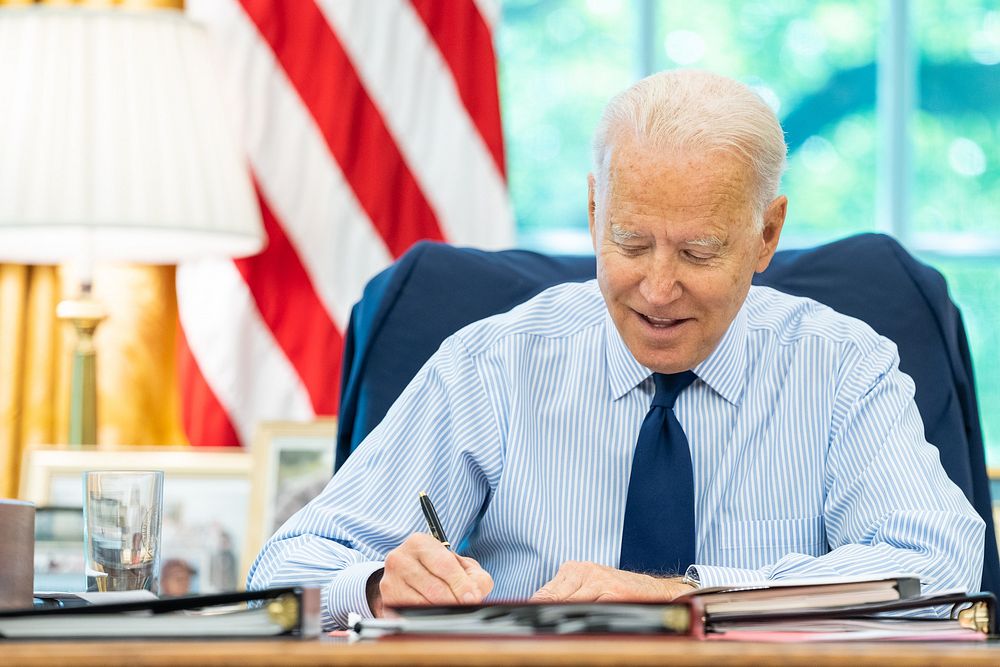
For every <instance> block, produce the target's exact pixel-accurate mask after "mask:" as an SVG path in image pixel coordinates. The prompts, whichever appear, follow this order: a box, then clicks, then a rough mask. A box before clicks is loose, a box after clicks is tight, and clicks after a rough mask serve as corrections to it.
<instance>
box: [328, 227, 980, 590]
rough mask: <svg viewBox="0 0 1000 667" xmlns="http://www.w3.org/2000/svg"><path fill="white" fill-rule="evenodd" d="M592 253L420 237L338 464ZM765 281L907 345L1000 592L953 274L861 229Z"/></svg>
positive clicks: (795, 259)
mask: <svg viewBox="0 0 1000 667" xmlns="http://www.w3.org/2000/svg"><path fill="white" fill-rule="evenodd" d="M594 274H595V262H594V258H593V257H549V256H545V255H540V254H538V253H533V252H527V251H522V250H507V251H500V252H484V251H479V250H472V249H468V248H455V247H453V246H448V245H444V244H440V243H428V242H424V243H418V244H417V245H415V246H414V247H413V248H412V249H411V250H410V251H409V252H407V253H406V254H405V255H404V256H403V257H401V258H400V259H399V261H397V262H396V263H395V264H393V265H392V266H391V267H389V268H388V269H386V270H385V271H383V272H382V273H380V274H379V275H377V276H376V277H375V278H373V279H372V280H371V281H370V282H369V283H368V286H367V287H366V288H365V291H364V295H363V297H362V299H361V301H359V302H358V303H357V304H356V305H355V307H354V310H353V311H352V313H351V321H350V324H349V327H348V332H347V340H346V345H345V354H344V364H343V376H342V380H341V405H340V413H339V424H340V426H339V432H338V436H337V457H336V458H337V463H336V467H337V468H338V469H339V467H340V466H341V465H342V464H343V462H344V460H345V459H346V458H347V456H348V455H349V454H350V453H351V452H352V451H353V450H354V449H355V448H356V447H357V446H358V445H359V444H360V443H361V441H362V440H363V439H364V438H365V436H366V435H368V433H369V432H370V431H371V430H372V429H373V428H374V427H375V426H376V425H377V424H378V423H379V422H380V421H381V420H382V418H383V417H384V416H385V413H386V412H387V411H388V409H389V406H391V405H392V403H393V402H394V401H395V400H396V398H397V397H398V396H399V394H400V393H401V392H402V391H403V388H404V387H405V386H406V385H407V383H408V382H409V381H410V380H411V379H412V378H413V376H414V375H416V373H417V371H418V370H419V369H420V367H421V366H423V364H424V362H426V361H427V359H428V358H429V357H430V356H431V355H432V354H433V353H434V351H435V350H437V348H438V347H439V346H440V344H441V342H442V341H444V339H445V338H447V337H448V336H449V335H451V334H452V333H454V332H455V331H457V330H458V329H460V328H461V327H463V326H465V325H466V324H469V323H470V322H474V321H476V320H479V319H482V318H484V317H487V316H489V315H493V314H496V313H501V312H504V311H507V310H509V309H510V308H512V307H514V306H515V305H517V304H519V303H522V302H523V301H526V300H527V299H529V298H531V297H532V296H534V295H535V294H537V293H539V292H541V291H542V290H544V289H546V288H547V287H550V286H552V285H554V284H557V283H561V282H570V281H583V280H589V279H591V278H593V277H594ZM754 283H755V284H760V285H767V286H770V287H774V288H775V289H778V290H780V291H782V292H786V293H789V294H796V295H800V296H806V297H809V298H812V299H815V300H816V301H819V302H821V303H824V304H826V305H828V306H830V307H831V308H833V309H835V310H837V311H839V312H841V313H844V314H845V315H850V316H852V317H856V318H858V319H861V320H863V321H865V322H867V323H868V324H869V325H870V326H871V327H872V328H873V329H874V330H875V331H877V332H878V333H880V334H882V335H884V336H886V337H887V338H889V339H890V340H892V341H894V342H895V343H896V345H897V346H898V348H899V356H900V368H901V369H902V370H903V371H904V372H906V373H908V374H909V375H910V376H911V377H912V378H913V380H914V382H915V384H916V402H917V407H918V409H919V411H920V414H921V416H922V417H923V421H924V428H925V431H926V434H927V440H928V441H929V442H931V443H932V444H934V445H935V446H937V448H938V450H939V451H940V453H941V462H942V464H943V466H944V469H945V471H946V472H947V473H948V475H949V476H950V477H951V479H952V480H953V481H954V482H955V483H956V484H957V485H958V486H959V487H960V488H961V489H962V491H963V492H964V493H965V495H966V496H967V497H968V498H969V500H970V501H971V502H972V504H973V505H974V506H975V508H976V510H977V511H978V512H979V514H980V515H981V516H982V517H983V519H984V520H985V521H986V526H987V529H986V530H987V539H986V544H987V547H986V553H985V555H984V558H985V561H984V569H983V589H984V590H991V591H998V590H1000V558H998V554H997V549H996V536H995V533H994V526H993V519H992V516H993V515H992V508H991V502H990V492H989V483H988V479H987V476H986V461H985V454H984V450H983V439H982V432H981V431H980V423H979V412H978V407H977V403H976V392H975V386H974V384H973V377H972V362H971V359H970V356H969V348H968V342H967V340H966V336H965V328H964V326H963V324H962V317H961V314H960V313H959V311H958V309H957V308H956V307H955V304H954V303H952V301H951V299H950V298H949V296H948V288H947V286H946V284H945V281H944V278H943V277H942V276H941V274H940V273H938V272H937V271H935V270H934V269H932V268H930V267H928V266H926V265H924V264H921V263H920V262H918V261H917V260H915V259H914V258H913V257H912V256H911V255H910V254H909V253H907V251H906V250H905V249H903V247H902V246H900V245H899V243H897V242H896V241H895V240H893V239H892V238H890V237H888V236H883V235H880V234H862V235H859V236H853V237H851V238H847V239H844V240H842V241H836V242H834V243H830V244H827V245H823V246H819V247H817V248H812V249H807V250H784V251H781V252H778V253H776V254H775V256H774V260H773V261H772V262H771V266H770V267H768V269H767V271H765V272H764V273H762V274H759V275H758V276H756V277H755V279H754Z"/></svg>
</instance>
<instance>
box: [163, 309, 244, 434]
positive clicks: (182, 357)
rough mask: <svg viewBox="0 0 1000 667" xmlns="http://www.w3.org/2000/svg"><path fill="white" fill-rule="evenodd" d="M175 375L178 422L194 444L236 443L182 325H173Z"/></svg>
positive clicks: (226, 416)
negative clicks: (174, 332)
mask: <svg viewBox="0 0 1000 667" xmlns="http://www.w3.org/2000/svg"><path fill="white" fill-rule="evenodd" d="M177 376H178V378H179V382H180V385H181V386H180V391H181V424H182V425H183V426H184V433H185V434H186V435H187V437H188V442H190V443H191V444H192V445H194V446H196V447H238V446H239V444H240V439H239V436H237V435H236V429H235V428H233V423H232V422H231V421H229V415H228V414H227V413H226V411H225V409H224V408H223V407H222V404H221V403H219V399H218V398H217V397H216V396H215V392H214V391H212V388H211V387H209V386H208V383H207V382H205V376H204V375H202V373H201V368H199V366H198V361H197V360H196V359H195V358H194V354H192V353H191V348H190V347H189V346H188V342H187V338H186V337H185V336H184V327H182V326H179V323H178V327H177Z"/></svg>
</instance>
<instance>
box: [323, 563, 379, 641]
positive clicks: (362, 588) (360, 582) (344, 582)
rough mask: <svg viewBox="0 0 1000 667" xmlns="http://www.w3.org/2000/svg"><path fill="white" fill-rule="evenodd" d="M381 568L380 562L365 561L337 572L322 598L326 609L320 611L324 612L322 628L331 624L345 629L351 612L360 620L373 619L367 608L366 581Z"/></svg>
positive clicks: (369, 609) (369, 608) (370, 611)
mask: <svg viewBox="0 0 1000 667" xmlns="http://www.w3.org/2000/svg"><path fill="white" fill-rule="evenodd" d="M383 567H385V563H383V562H382V561H366V562H364V563H356V564H355V565H351V566H349V567H345V568H344V569H343V570H341V571H340V572H338V573H337V576H335V577H334V578H333V580H332V581H331V582H330V585H329V588H328V589H327V593H326V596H324V597H325V599H324V601H325V603H326V609H325V610H321V611H323V612H325V613H323V614H322V616H323V617H324V623H323V627H327V626H328V625H331V624H332V625H333V626H334V627H336V628H346V627H347V615H348V614H350V613H352V612H353V613H355V614H359V615H360V616H361V617H362V618H373V617H374V614H372V610H371V607H369V606H368V595H367V588H368V579H369V577H371V576H372V574H373V573H375V572H376V571H378V570H381V569H382V568H383ZM326 619H329V620H328V621H327V620H326Z"/></svg>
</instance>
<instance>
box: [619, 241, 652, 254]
mask: <svg viewBox="0 0 1000 667" xmlns="http://www.w3.org/2000/svg"><path fill="white" fill-rule="evenodd" d="M645 249H646V246H641V245H623V244H621V243H619V244H618V250H619V251H620V252H621V253H622V254H623V255H629V256H632V255H638V254H639V253H641V252H642V251H643V250H645Z"/></svg>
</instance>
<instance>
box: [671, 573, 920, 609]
mask: <svg viewBox="0 0 1000 667" xmlns="http://www.w3.org/2000/svg"><path fill="white" fill-rule="evenodd" d="M918 595H920V579H919V577H916V576H906V575H899V576H893V577H885V578H877V579H872V578H866V577H831V578H811V579H786V580H783V581H769V582H763V583H753V584H739V585H735V586H715V587H712V588H699V589H696V590H694V591H692V592H690V593H687V594H686V595H683V596H681V597H680V598H678V600H685V599H689V598H698V599H699V600H701V603H702V605H703V606H704V609H705V613H707V614H710V615H715V614H722V613H753V612H764V611H782V610H792V609H825V608H829V607H846V606H850V605H859V604H867V603H874V602H891V601H893V600H902V599H906V598H913V597H916V596H918Z"/></svg>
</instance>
